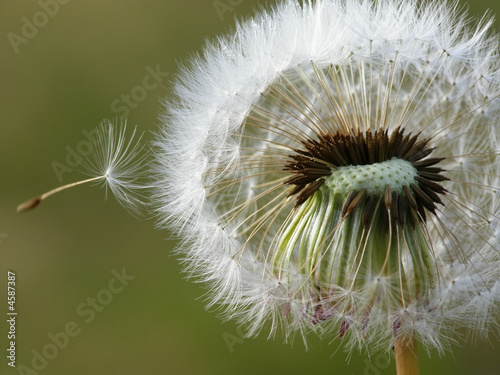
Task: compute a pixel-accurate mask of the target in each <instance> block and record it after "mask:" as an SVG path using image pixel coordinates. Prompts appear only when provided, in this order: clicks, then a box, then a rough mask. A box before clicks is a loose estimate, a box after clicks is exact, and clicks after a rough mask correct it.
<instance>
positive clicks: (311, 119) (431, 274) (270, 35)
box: [156, 0, 500, 374]
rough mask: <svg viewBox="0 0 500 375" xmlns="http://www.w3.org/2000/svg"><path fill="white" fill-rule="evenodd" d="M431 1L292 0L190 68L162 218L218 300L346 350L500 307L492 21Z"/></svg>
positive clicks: (445, 329)
mask: <svg viewBox="0 0 500 375" xmlns="http://www.w3.org/2000/svg"><path fill="white" fill-rule="evenodd" d="M469 21H470V20H468V19H467V18H466V16H465V15H464V14H462V13H460V12H459V11H458V10H457V5H456V4H455V3H453V4H451V5H450V4H435V3H430V2H429V3H425V2H423V3H422V2H418V3H417V2H416V1H408V0H407V1H391V0H382V1H378V2H370V1H361V0H359V1H357V0H345V1H335V0H317V1H306V2H304V4H303V5H302V6H301V5H299V4H296V3H295V2H294V1H284V2H283V3H282V4H281V5H278V6H277V7H276V9H274V10H273V11H272V12H269V13H264V14H262V15H260V16H257V17H255V18H254V19H253V20H252V21H250V22H245V23H241V24H239V25H238V27H237V31H236V33H235V34H234V35H232V36H230V37H227V38H225V39H219V41H218V42H217V44H210V45H208V46H207V48H206V51H205V52H204V54H203V57H199V58H197V59H195V61H194V62H193V63H192V67H191V68H190V69H186V70H185V71H184V73H183V74H181V77H182V78H181V79H179V81H178V83H177V85H176V87H175V89H176V91H175V94H176V97H175V99H173V100H171V101H170V102H168V103H167V104H166V114H165V116H164V119H163V120H164V124H165V126H164V129H163V130H162V134H161V136H160V137H159V139H158V141H157V143H156V147H157V163H156V164H157V165H156V175H157V182H156V189H157V194H156V200H157V202H158V203H157V211H158V215H159V218H160V220H161V222H162V223H163V224H165V225H166V226H167V227H168V228H170V229H172V230H174V231H176V233H178V234H179V235H180V236H181V237H182V238H183V239H184V241H183V244H182V246H181V247H180V248H179V250H178V251H179V253H180V254H182V256H183V258H184V261H185V264H186V265H187V270H188V272H190V273H191V274H194V275H196V276H198V277H199V278H200V279H201V280H204V281H206V282H208V283H209V284H210V285H211V288H212V294H211V302H210V305H213V304H220V305H221V306H223V308H224V309H225V313H226V314H227V316H228V317H229V318H234V319H238V320H239V321H240V322H242V323H245V324H248V325H249V326H250V329H249V332H250V334H257V333H258V332H260V331H261V330H262V329H263V327H264V325H265V324H266V322H269V323H270V335H271V336H273V335H274V334H275V333H276V331H277V330H278V329H281V330H282V332H283V333H284V335H285V337H286V338H292V337H293V335H294V333H297V332H298V333H300V334H302V336H303V338H304V340H305V337H306V335H307V334H308V333H309V332H317V333H318V334H322V335H332V334H333V335H335V336H337V337H339V338H341V339H342V340H343V342H344V343H345V347H346V349H347V350H351V349H353V348H359V349H366V350H367V351H373V350H378V349H380V348H382V349H386V350H391V348H394V350H395V357H396V362H397V368H398V374H415V373H418V361H417V354H416V348H417V347H416V342H417V341H420V342H421V343H423V345H424V347H425V348H426V349H432V348H435V349H437V350H439V351H443V350H446V349H449V348H450V344H451V343H453V342H455V340H456V337H455V336H454V331H455V330H456V329H457V328H459V327H466V328H470V329H471V330H472V331H474V332H480V333H483V334H485V335H486V334H487V333H488V331H489V330H490V329H491V328H492V327H494V326H496V325H497V322H496V321H495V319H494V314H495V313H496V312H497V311H498V306H499V302H500V293H499V291H500V282H499V280H500V251H499V249H500V237H499V232H500V230H499V228H500V226H499V225H498V223H499V222H500V221H499V218H500V211H499V209H498V208H499V207H500V200H499V193H498V191H499V188H500V173H499V168H498V165H500V160H499V153H500V149H499V134H500V133H499V131H498V129H497V126H498V125H497V124H498V122H499V120H500V110H499V108H500V106H499V101H500V98H499V96H500V71H499V63H498V61H500V60H499V59H498V38H497V37H496V36H494V35H491V34H490V33H489V32H488V30H489V27H490V26H491V21H488V20H486V19H484V20H483V21H481V22H480V24H479V25H478V26H477V27H476V28H475V29H469V27H468V24H469Z"/></svg>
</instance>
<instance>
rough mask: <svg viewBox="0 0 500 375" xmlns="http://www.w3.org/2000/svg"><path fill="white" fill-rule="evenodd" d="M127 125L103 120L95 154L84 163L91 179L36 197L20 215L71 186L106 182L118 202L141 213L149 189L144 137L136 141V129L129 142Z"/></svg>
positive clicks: (20, 209)
mask: <svg viewBox="0 0 500 375" xmlns="http://www.w3.org/2000/svg"><path fill="white" fill-rule="evenodd" d="M126 129H127V126H126V124H125V123H124V124H122V125H121V126H119V127H118V129H116V126H115V125H114V124H112V123H111V122H109V121H103V122H102V123H101V124H100V126H99V127H98V128H97V130H96V134H95V137H94V138H93V139H92V143H91V150H92V151H91V152H90V154H89V155H88V156H87V157H86V159H85V160H84V161H83V162H82V169H83V172H84V173H86V174H87V175H89V176H92V177H91V178H88V179H85V180H82V181H77V182H72V183H70V184H67V185H64V186H60V187H58V188H56V189H53V190H51V191H49V192H47V193H45V194H42V195H40V196H39V197H35V198H32V199H30V200H28V201H27V202H25V203H23V204H21V205H19V206H18V207H17V212H24V211H28V210H31V209H33V208H35V207H37V206H38V205H39V204H40V203H41V202H42V201H43V200H45V199H46V198H48V197H50V196H52V195H54V194H56V193H58V192H60V191H62V190H65V189H68V188H71V187H74V186H78V185H82V184H86V183H89V182H94V183H102V185H104V186H105V188H106V198H107V191H108V190H107V189H108V188H109V189H111V191H112V193H113V194H114V196H115V197H116V198H117V199H118V201H119V202H120V203H121V204H122V205H123V206H124V207H125V208H126V209H127V210H129V211H130V212H132V213H137V212H139V211H140V209H141V207H142V206H143V197H142V194H141V193H140V192H141V190H142V189H145V188H146V185H144V184H143V183H142V182H140V179H141V178H142V177H143V170H144V168H145V166H146V163H145V157H146V154H144V153H143V152H142V151H143V148H144V147H143V146H142V145H141V143H140V141H141V138H142V135H139V136H138V138H137V139H134V138H136V128H134V130H133V132H132V135H131V136H130V138H129V139H128V140H127V138H126Z"/></svg>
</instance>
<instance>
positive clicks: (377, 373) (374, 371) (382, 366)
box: [353, 352, 391, 375]
mask: <svg viewBox="0 0 500 375" xmlns="http://www.w3.org/2000/svg"><path fill="white" fill-rule="evenodd" d="M364 363H365V369H364V371H363V375H381V374H382V373H383V372H382V371H383V370H386V369H387V368H389V366H390V364H391V356H390V354H388V353H383V352H381V353H379V354H377V356H376V357H375V358H373V359H370V358H365V360H364ZM353 375H354V374H353Z"/></svg>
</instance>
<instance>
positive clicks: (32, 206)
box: [17, 175, 108, 213]
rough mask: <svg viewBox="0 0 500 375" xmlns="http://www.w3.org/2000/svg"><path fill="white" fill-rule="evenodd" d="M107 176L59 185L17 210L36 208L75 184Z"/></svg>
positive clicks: (19, 211) (18, 207)
mask: <svg viewBox="0 0 500 375" xmlns="http://www.w3.org/2000/svg"><path fill="white" fill-rule="evenodd" d="M107 177H108V176H107V175H103V176H98V177H92V178H89V179H86V180H82V181H77V182H72V183H70V184H67V185H63V186H59V187H58V188H55V189H53V190H50V191H48V192H46V193H45V194H42V195H40V196H39V197H35V198H32V199H30V200H28V201H26V202H24V203H22V204H20V205H19V206H17V212H18V213H21V212H24V211H29V210H31V209H33V208H35V207H36V206H38V205H39V204H40V202H41V201H43V200H44V199H46V198H48V197H50V196H51V195H54V194H56V193H59V192H60V191H62V190H66V189H69V188H71V187H73V186H77V185H82V184H86V183H87V182H92V181H98V180H102V179H103V178H107Z"/></svg>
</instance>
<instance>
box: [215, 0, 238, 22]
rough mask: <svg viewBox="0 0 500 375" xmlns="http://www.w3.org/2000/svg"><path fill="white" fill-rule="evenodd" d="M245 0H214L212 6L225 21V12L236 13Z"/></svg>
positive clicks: (220, 18)
mask: <svg viewBox="0 0 500 375" xmlns="http://www.w3.org/2000/svg"><path fill="white" fill-rule="evenodd" d="M242 2H243V0H214V1H212V6H213V7H214V9H215V12H217V15H218V16H219V20H221V21H224V14H225V13H227V12H229V13H234V11H235V9H236V7H237V6H238V5H241V3H242Z"/></svg>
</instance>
